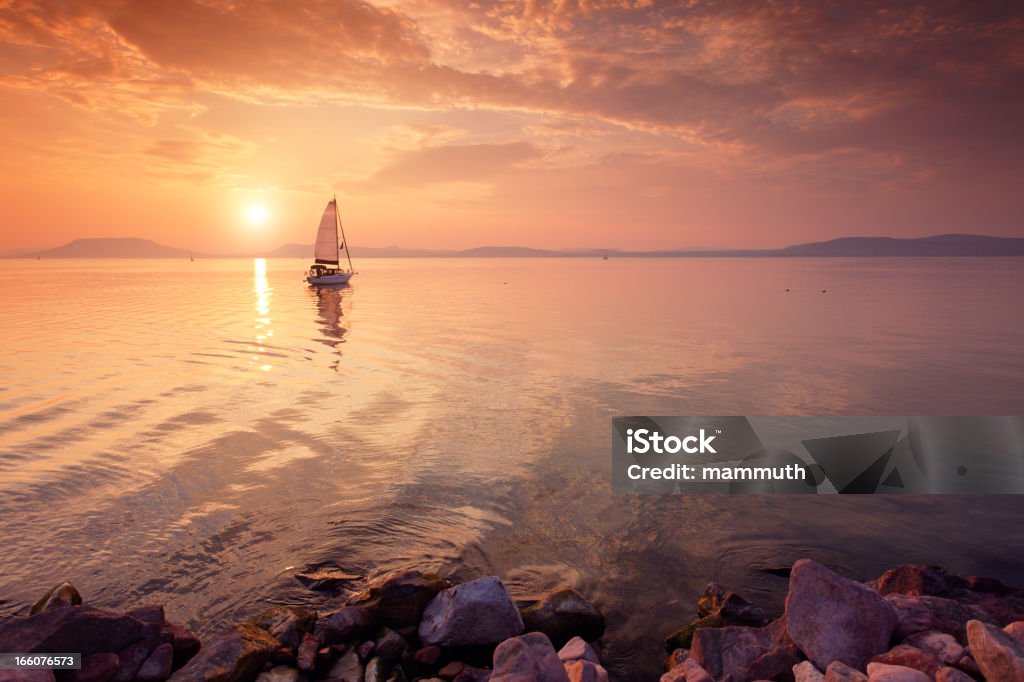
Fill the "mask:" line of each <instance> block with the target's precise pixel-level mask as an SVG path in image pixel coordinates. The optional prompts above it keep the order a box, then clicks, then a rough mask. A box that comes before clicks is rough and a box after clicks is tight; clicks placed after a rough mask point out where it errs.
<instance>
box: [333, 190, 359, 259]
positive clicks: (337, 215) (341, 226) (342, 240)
mask: <svg viewBox="0 0 1024 682" xmlns="http://www.w3.org/2000/svg"><path fill="white" fill-rule="evenodd" d="M334 217H335V218H337V219H338V229H340V230H341V243H342V245H343V246H344V247H345V257H346V258H348V271H349V272H355V271H356V270H355V268H353V267H352V254H350V253H349V252H348V240H347V239H345V227H344V226H343V225H342V224H341V211H339V210H338V195H337V194H335V195H334Z"/></svg>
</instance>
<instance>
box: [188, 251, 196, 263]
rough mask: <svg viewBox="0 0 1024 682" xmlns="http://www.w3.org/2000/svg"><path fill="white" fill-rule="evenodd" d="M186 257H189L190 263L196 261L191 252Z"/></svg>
mask: <svg viewBox="0 0 1024 682" xmlns="http://www.w3.org/2000/svg"><path fill="white" fill-rule="evenodd" d="M188 259H189V261H190V262H192V263H195V262H196V259H195V258H193V257H192V254H191V253H190V254H188Z"/></svg>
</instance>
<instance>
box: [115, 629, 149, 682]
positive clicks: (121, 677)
mask: <svg viewBox="0 0 1024 682" xmlns="http://www.w3.org/2000/svg"><path fill="white" fill-rule="evenodd" d="M158 644H160V640H157V639H140V640H139V641H138V642H135V643H134V644H129V645H128V646H126V647H125V648H124V649H121V651H119V652H118V653H117V658H118V666H117V673H116V674H115V675H114V680H115V682H131V680H134V679H135V675H137V674H138V672H139V668H141V667H142V664H143V663H145V662H146V659H147V658H149V655H150V654H151V653H152V652H153V649H155V648H156V647H157V645H158Z"/></svg>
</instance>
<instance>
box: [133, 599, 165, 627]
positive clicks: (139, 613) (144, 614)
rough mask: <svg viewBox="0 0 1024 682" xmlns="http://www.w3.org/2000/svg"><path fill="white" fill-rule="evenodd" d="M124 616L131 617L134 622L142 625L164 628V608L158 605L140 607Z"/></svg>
mask: <svg viewBox="0 0 1024 682" xmlns="http://www.w3.org/2000/svg"><path fill="white" fill-rule="evenodd" d="M126 615H129V616H131V617H132V618H134V619H136V620H141V621H142V622H143V623H156V624H157V625H159V626H160V627H161V628H162V627H163V626H164V622H165V620H166V619H165V617H164V607H163V606H161V605H160V604H152V605H150V606H140V607H139V608H137V609H132V610H131V611H129V612H128V613H127V614H126Z"/></svg>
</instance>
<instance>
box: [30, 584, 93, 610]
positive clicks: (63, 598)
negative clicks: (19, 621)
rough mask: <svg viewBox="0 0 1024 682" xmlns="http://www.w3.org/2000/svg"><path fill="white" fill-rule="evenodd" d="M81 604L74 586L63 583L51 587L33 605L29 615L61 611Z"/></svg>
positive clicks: (80, 597)
mask: <svg viewBox="0 0 1024 682" xmlns="http://www.w3.org/2000/svg"><path fill="white" fill-rule="evenodd" d="M81 603H82V595H80V594H78V590H76V589H75V586H74V585H72V584H71V583H69V582H67V581H64V582H62V583H61V584H60V585H57V586H56V587H51V588H50V589H49V591H48V592H47V593H46V594H44V595H43V596H42V597H41V598H40V599H39V601H37V602H36V603H35V604H33V605H32V609H31V611H29V615H32V616H34V615H36V614H37V613H42V612H43V611H50V610H52V609H62V608H64V607H65V606H78V605H79V604H81Z"/></svg>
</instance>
